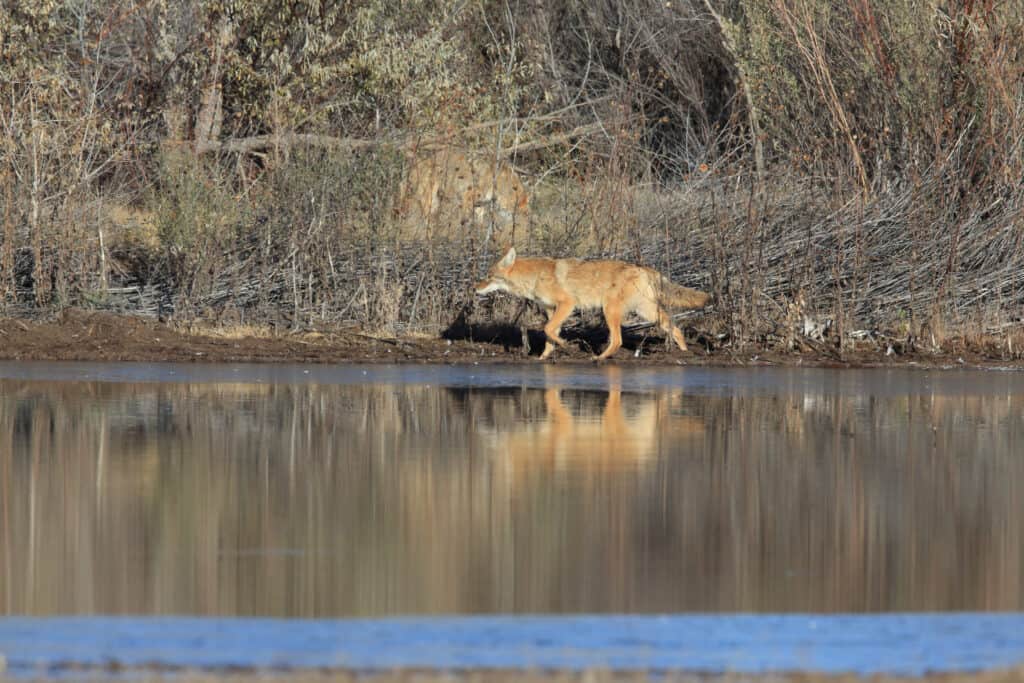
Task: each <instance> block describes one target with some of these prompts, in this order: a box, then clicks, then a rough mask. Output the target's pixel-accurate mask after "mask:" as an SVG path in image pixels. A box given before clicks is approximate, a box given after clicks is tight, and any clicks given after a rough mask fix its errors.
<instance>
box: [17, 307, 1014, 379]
mask: <svg viewBox="0 0 1024 683" xmlns="http://www.w3.org/2000/svg"><path fill="white" fill-rule="evenodd" d="M606 334H607V333H606V332H604V331H602V330H589V331H586V332H579V331H577V332H575V333H574V332H573V330H571V329H570V330H568V331H567V332H566V335H565V336H566V337H567V338H568V339H569V340H570V341H572V342H573V348H572V349H569V350H567V351H560V352H556V354H555V356H554V360H553V361H549V362H558V363H580V364H589V363H591V362H592V360H591V358H592V355H593V354H592V350H591V349H593V348H597V349H600V348H602V346H603V345H604V338H605V336H606ZM694 336H696V339H694ZM688 337H689V338H690V339H691V342H690V349H691V350H690V352H688V353H681V352H679V351H678V350H676V349H675V348H668V347H666V345H665V343H664V341H663V340H662V339H660V338H656V337H647V338H645V337H642V336H632V337H627V340H626V344H625V345H624V348H623V350H621V351H619V353H618V354H616V356H615V357H614V359H613V360H612V361H611V362H614V363H616V364H620V365H709V366H745V365H794V366H795V365H805V366H807V365H810V366H824V367H865V366H897V367H898V366H907V367H925V368H955V367H1000V368H1003V367H1010V368H1015V369H1024V361H1022V360H1020V359H1019V358H1018V359H1013V358H1010V357H1009V355H1008V354H1007V352H1006V350H1005V349H1000V348H998V346H997V345H995V344H992V345H988V346H986V345H974V346H971V345H968V344H964V343H959V344H957V343H951V344H949V345H948V348H946V349H944V350H943V351H942V352H939V353H922V352H918V351H915V352H901V351H902V349H898V350H893V351H892V352H890V353H889V354H887V353H886V350H888V348H887V347H888V345H886V344H879V343H877V342H869V343H864V344H862V346H861V348H859V349H856V350H853V351H847V352H846V353H845V354H843V355H842V356H841V357H840V355H839V354H838V353H837V352H836V351H835V350H834V349H833V348H829V347H827V346H825V345H822V344H815V345H814V347H811V346H809V345H808V346H805V347H804V350H803V351H802V352H800V353H796V352H784V351H773V350H756V349H754V350H751V349H747V350H744V351H742V352H737V351H735V350H732V349H730V348H728V347H727V346H726V347H724V348H714V344H712V345H711V349H710V350H708V348H707V346H708V344H707V342H706V340H705V339H704V337H702V336H701V335H700V333H699V332H697V331H695V330H690V331H689V333H688ZM529 341H530V344H531V346H532V348H533V355H527V354H526V353H524V350H523V345H522V335H521V332H520V331H519V330H518V329H517V328H513V327H511V326H508V325H504V326H502V325H493V324H488V325H479V324H478V325H474V326H468V325H462V326H460V327H453V328H449V329H448V330H446V331H444V332H442V333H439V334H438V335H437V336H427V335H417V336H408V337H391V336H388V335H383V334H371V333H366V332H363V331H359V330H353V329H338V330H322V331H304V332H291V331H279V332H272V331H269V330H260V329H246V328H228V329H215V328H210V327H203V326H199V325H169V324H164V323H160V322H158V321H156V320H152V319H145V318H136V317H130V316H120V315H115V314H112V313H107V312H101V311H86V310H81V309H67V310H65V311H63V312H61V313H60V314H58V315H57V316H54V317H52V318H49V319H39V320H35V319H24V318H0V359H3V360H78V361H147V362H154V361H177V362H182V361H188V362H290V363H456V362H500V363H510V362H512V363H515V362H519V363H536V362H539V361H538V359H537V358H536V354H537V353H538V352H539V350H540V348H541V346H542V344H543V338H542V336H541V333H540V331H537V330H531V331H530V333H529Z"/></svg>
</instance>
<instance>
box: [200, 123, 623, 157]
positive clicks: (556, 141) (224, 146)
mask: <svg viewBox="0 0 1024 683" xmlns="http://www.w3.org/2000/svg"><path fill="white" fill-rule="evenodd" d="M601 130H603V126H602V125H601V124H600V123H589V124H587V125H583V126H577V127H576V128H573V129H572V130H570V131H567V132H565V133H559V134H557V135H551V136H549V137H546V138H542V139H540V140H534V141H532V142H524V143H520V144H515V145H512V146H510V147H505V148H503V149H501V150H499V151H498V155H499V156H501V157H509V156H512V155H513V154H518V153H521V152H528V151H532V150H535V149H545V148H547V147H554V146H556V145H560V144H563V143H565V142H569V141H570V140H572V139H574V138H580V137H586V136H588V135H593V134H595V133H598V132H600V131H601ZM448 139H449V138H447V137H441V136H438V137H433V138H427V139H425V140H424V139H422V138H412V137H407V138H399V139H397V140H394V141H390V140H387V139H383V140H367V139H364V138H339V137H334V136H333V135H316V134H314V133H284V134H283V135H253V136H251V137H247V138H233V139H229V140H200V141H197V142H195V143H192V144H194V146H195V151H196V153H197V154H206V153H209V152H232V153H236V154H252V153H254V152H257V151H260V150H264V149H269V148H271V147H296V146H299V145H307V146H310V147H325V148H329V149H342V150H350V151H358V150H363V149H371V148H373V147H377V146H379V145H383V144H388V143H389V142H393V144H394V146H395V147H398V148H400V149H404V148H407V147H412V146H414V145H415V146H416V147H418V148H421V149H432V148H441V147H446V146H447V140H448Z"/></svg>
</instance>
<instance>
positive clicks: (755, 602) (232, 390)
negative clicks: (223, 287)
mask: <svg viewBox="0 0 1024 683" xmlns="http://www.w3.org/2000/svg"><path fill="white" fill-rule="evenodd" d="M0 378H2V379H0V613H4V614H8V615H36V616H39V615H57V614H61V615H71V614H83V615H84V614H133V615H168V614H189V615H218V616H245V615H248V616H275V617H352V616H383V615H416V614H422V615H429V614H445V615H453V614H470V613H471V614H486V613H498V612H501V613H534V614H537V613H602V612H634V613H665V612H726V611H728V612H737V611H739V612H770V613H779V612H819V613H820V612H864V611H889V612H919V611H948V610H1008V611H1009V610H1013V611H1021V610H1024V376H1022V375H1020V374H1013V373H997V372H969V371H951V372H941V373H929V372H924V371H913V370H906V371H885V370H864V371H835V370H811V369H806V370H801V369H698V368H678V369H675V368H663V369H656V370H649V369H646V370H645V369H641V370H634V369H626V368H616V367H607V368H577V367H574V368H566V367H560V366H557V365H555V366H552V365H539V364H538V365H532V366H525V367H524V366H515V367H504V368H502V367H485V366H461V367H442V366H426V367H351V366H350V367H314V366H298V367H296V366H270V367H268V366H223V365H222V366H188V365H180V366H176V365H142V364H118V365H88V364H24V363H23V364H0Z"/></svg>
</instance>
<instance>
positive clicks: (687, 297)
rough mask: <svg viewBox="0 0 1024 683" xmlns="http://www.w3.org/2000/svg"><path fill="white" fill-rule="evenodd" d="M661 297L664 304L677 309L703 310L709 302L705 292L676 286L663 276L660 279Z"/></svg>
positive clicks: (709, 298) (709, 296)
mask: <svg viewBox="0 0 1024 683" xmlns="http://www.w3.org/2000/svg"><path fill="white" fill-rule="evenodd" d="M661 295H662V298H664V299H665V301H666V303H668V304H669V305H670V306H675V307H677V308H703V307H704V306H706V305H707V303H708V302H709V301H710V300H711V295H710V294H708V293H707V292H702V291H700V290H699V289H690V288H689V287H683V286H682V285H677V284H676V283H674V282H672V281H671V280H669V279H668V278H666V277H664V276H663V277H662V278H661Z"/></svg>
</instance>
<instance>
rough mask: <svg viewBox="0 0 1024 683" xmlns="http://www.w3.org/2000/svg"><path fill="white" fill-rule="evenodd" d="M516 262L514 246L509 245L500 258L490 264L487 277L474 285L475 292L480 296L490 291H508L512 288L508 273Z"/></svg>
mask: <svg viewBox="0 0 1024 683" xmlns="http://www.w3.org/2000/svg"><path fill="white" fill-rule="evenodd" d="M515 262H516V250H515V247H509V248H508V251H506V252H505V255H504V256H502V257H501V259H500V260H499V261H498V262H497V263H495V264H494V265H493V266H491V270H490V271H489V272H488V273H487V277H486V278H484V280H483V281H482V282H478V283H477V285H476V293H477V294H478V295H480V296H483V295H484V294H490V293H491V292H508V291H511V290H512V283H511V281H510V280H509V274H510V272H511V270H512V266H513V265H515Z"/></svg>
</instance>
